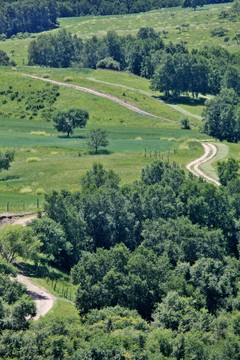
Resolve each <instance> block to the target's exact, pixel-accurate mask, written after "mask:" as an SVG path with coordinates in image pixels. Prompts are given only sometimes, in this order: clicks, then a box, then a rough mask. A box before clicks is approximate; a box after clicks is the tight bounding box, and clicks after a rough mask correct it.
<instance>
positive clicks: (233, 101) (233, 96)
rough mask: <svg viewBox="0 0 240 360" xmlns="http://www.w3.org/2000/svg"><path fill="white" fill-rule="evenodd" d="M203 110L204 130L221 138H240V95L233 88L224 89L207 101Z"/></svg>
mask: <svg viewBox="0 0 240 360" xmlns="http://www.w3.org/2000/svg"><path fill="white" fill-rule="evenodd" d="M205 105H206V108H205V109H204V111H203V114H202V115H203V121H204V132H205V133H206V134H208V135H211V136H214V137H215V138H217V139H219V140H221V141H222V140H227V141H229V142H238V141H239V140H240V109H239V95H238V94H237V93H236V92H235V91H234V90H233V89H222V90H221V91H220V93H219V94H218V95H216V96H215V97H214V98H213V99H210V100H207V101H206V104H205Z"/></svg>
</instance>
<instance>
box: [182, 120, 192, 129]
mask: <svg viewBox="0 0 240 360" xmlns="http://www.w3.org/2000/svg"><path fill="white" fill-rule="evenodd" d="M180 124H181V128H182V129H184V130H190V129H191V127H190V122H189V119H188V118H183V119H181V120H180Z"/></svg>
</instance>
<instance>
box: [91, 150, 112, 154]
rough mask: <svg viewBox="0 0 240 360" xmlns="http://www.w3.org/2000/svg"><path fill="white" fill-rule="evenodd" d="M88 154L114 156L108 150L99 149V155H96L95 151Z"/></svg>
mask: <svg viewBox="0 0 240 360" xmlns="http://www.w3.org/2000/svg"><path fill="white" fill-rule="evenodd" d="M88 154H89V155H111V154H113V152H112V151H109V150H106V149H99V150H98V152H97V154H96V151H95V150H89V151H88Z"/></svg>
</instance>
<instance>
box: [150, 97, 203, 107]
mask: <svg viewBox="0 0 240 360" xmlns="http://www.w3.org/2000/svg"><path fill="white" fill-rule="evenodd" d="M153 98H154V99H159V100H162V101H164V102H165V103H166V104H171V105H189V106H193V107H194V106H199V105H201V106H203V105H204V104H205V101H206V100H207V99H205V98H202V97H201V98H199V99H197V100H195V99H193V98H191V97H188V96H181V97H180V98H178V99H174V98H172V97H167V96H164V95H161V96H155V95H153Z"/></svg>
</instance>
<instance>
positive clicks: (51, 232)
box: [29, 216, 72, 267]
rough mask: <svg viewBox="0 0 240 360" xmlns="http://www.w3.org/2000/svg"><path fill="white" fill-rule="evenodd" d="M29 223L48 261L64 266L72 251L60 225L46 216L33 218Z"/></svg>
mask: <svg viewBox="0 0 240 360" xmlns="http://www.w3.org/2000/svg"><path fill="white" fill-rule="evenodd" d="M29 225H30V227H31V228H32V229H33V230H34V235H35V236H37V238H38V239H39V241H40V242H41V244H42V246H41V252H42V253H44V254H45V255H47V258H48V259H49V261H52V262H53V263H54V264H56V265H58V266H62V267H64V262H65V261H67V260H68V256H69V255H70V254H71V252H72V245H71V243H69V242H67V240H66V236H65V233H64V231H63V229H62V227H61V225H60V224H57V223H56V222H55V221H53V220H51V219H49V218H48V217H46V216H44V217H42V218H41V219H35V220H33V221H32V222H31V223H30V224H29Z"/></svg>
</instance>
